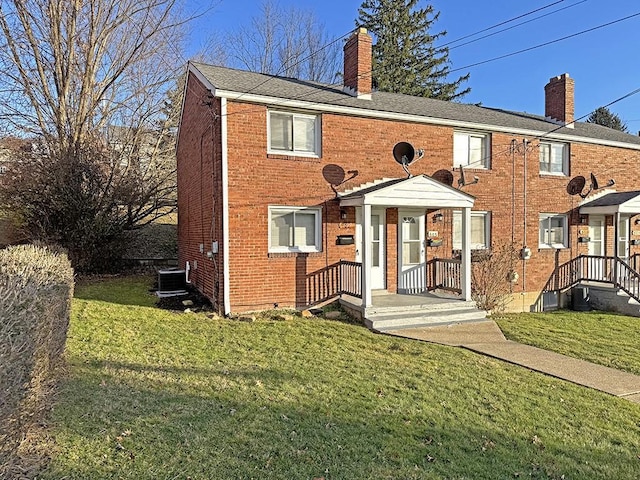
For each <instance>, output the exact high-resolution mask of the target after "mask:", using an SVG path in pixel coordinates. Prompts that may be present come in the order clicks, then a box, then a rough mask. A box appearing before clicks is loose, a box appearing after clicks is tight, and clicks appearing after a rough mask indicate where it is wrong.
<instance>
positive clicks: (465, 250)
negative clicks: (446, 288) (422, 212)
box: [460, 207, 471, 300]
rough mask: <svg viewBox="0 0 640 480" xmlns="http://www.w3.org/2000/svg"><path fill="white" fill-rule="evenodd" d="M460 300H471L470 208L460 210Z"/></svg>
mask: <svg viewBox="0 0 640 480" xmlns="http://www.w3.org/2000/svg"><path fill="white" fill-rule="evenodd" d="M460 287H461V288H462V298H464V299H465V300H471V208H470V207H466V208H463V209H462V258H461V265H460Z"/></svg>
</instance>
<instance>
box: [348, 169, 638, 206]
mask: <svg viewBox="0 0 640 480" xmlns="http://www.w3.org/2000/svg"><path fill="white" fill-rule="evenodd" d="M638 193H640V192H638ZM338 198H339V199H340V206H343V207H359V206H363V205H379V206H386V207H425V208H434V209H437V208H471V207H473V203H474V201H475V197H473V196H472V195H469V194H468V193H465V192H462V191H460V190H458V189H456V188H453V187H450V186H449V185H445V184H444V183H441V182H438V181H437V180H434V179H433V178H431V177H429V176H427V175H417V176H415V177H409V178H392V179H382V180H379V181H377V182H373V183H368V184H364V185H361V186H360V187H357V188H355V189H353V190H347V191H345V192H342V193H339V194H338Z"/></svg>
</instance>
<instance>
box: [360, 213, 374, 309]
mask: <svg viewBox="0 0 640 480" xmlns="http://www.w3.org/2000/svg"><path fill="white" fill-rule="evenodd" d="M370 236H371V205H367V204H364V205H362V308H366V307H369V306H371V303H372V300H371V257H372V252H371V238H370Z"/></svg>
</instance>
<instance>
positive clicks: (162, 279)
mask: <svg viewBox="0 0 640 480" xmlns="http://www.w3.org/2000/svg"><path fill="white" fill-rule="evenodd" d="M185 293H187V290H186V275H185V271H184V270H179V269H177V268H175V269H173V268H170V269H166V270H158V291H157V295H158V296H159V297H169V296H175V295H184V294H185Z"/></svg>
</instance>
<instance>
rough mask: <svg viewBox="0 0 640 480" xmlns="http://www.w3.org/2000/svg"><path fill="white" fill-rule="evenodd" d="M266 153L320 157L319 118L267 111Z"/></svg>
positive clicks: (301, 114)
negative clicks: (267, 143)
mask: <svg viewBox="0 0 640 480" xmlns="http://www.w3.org/2000/svg"><path fill="white" fill-rule="evenodd" d="M267 118H268V120H267V132H268V142H269V151H268V153H276V154H285V155H296V156H301V157H320V137H321V130H320V116H319V115H310V114H304V113H293V112H281V111H273V110H272V111H269V115H268V116H267Z"/></svg>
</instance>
